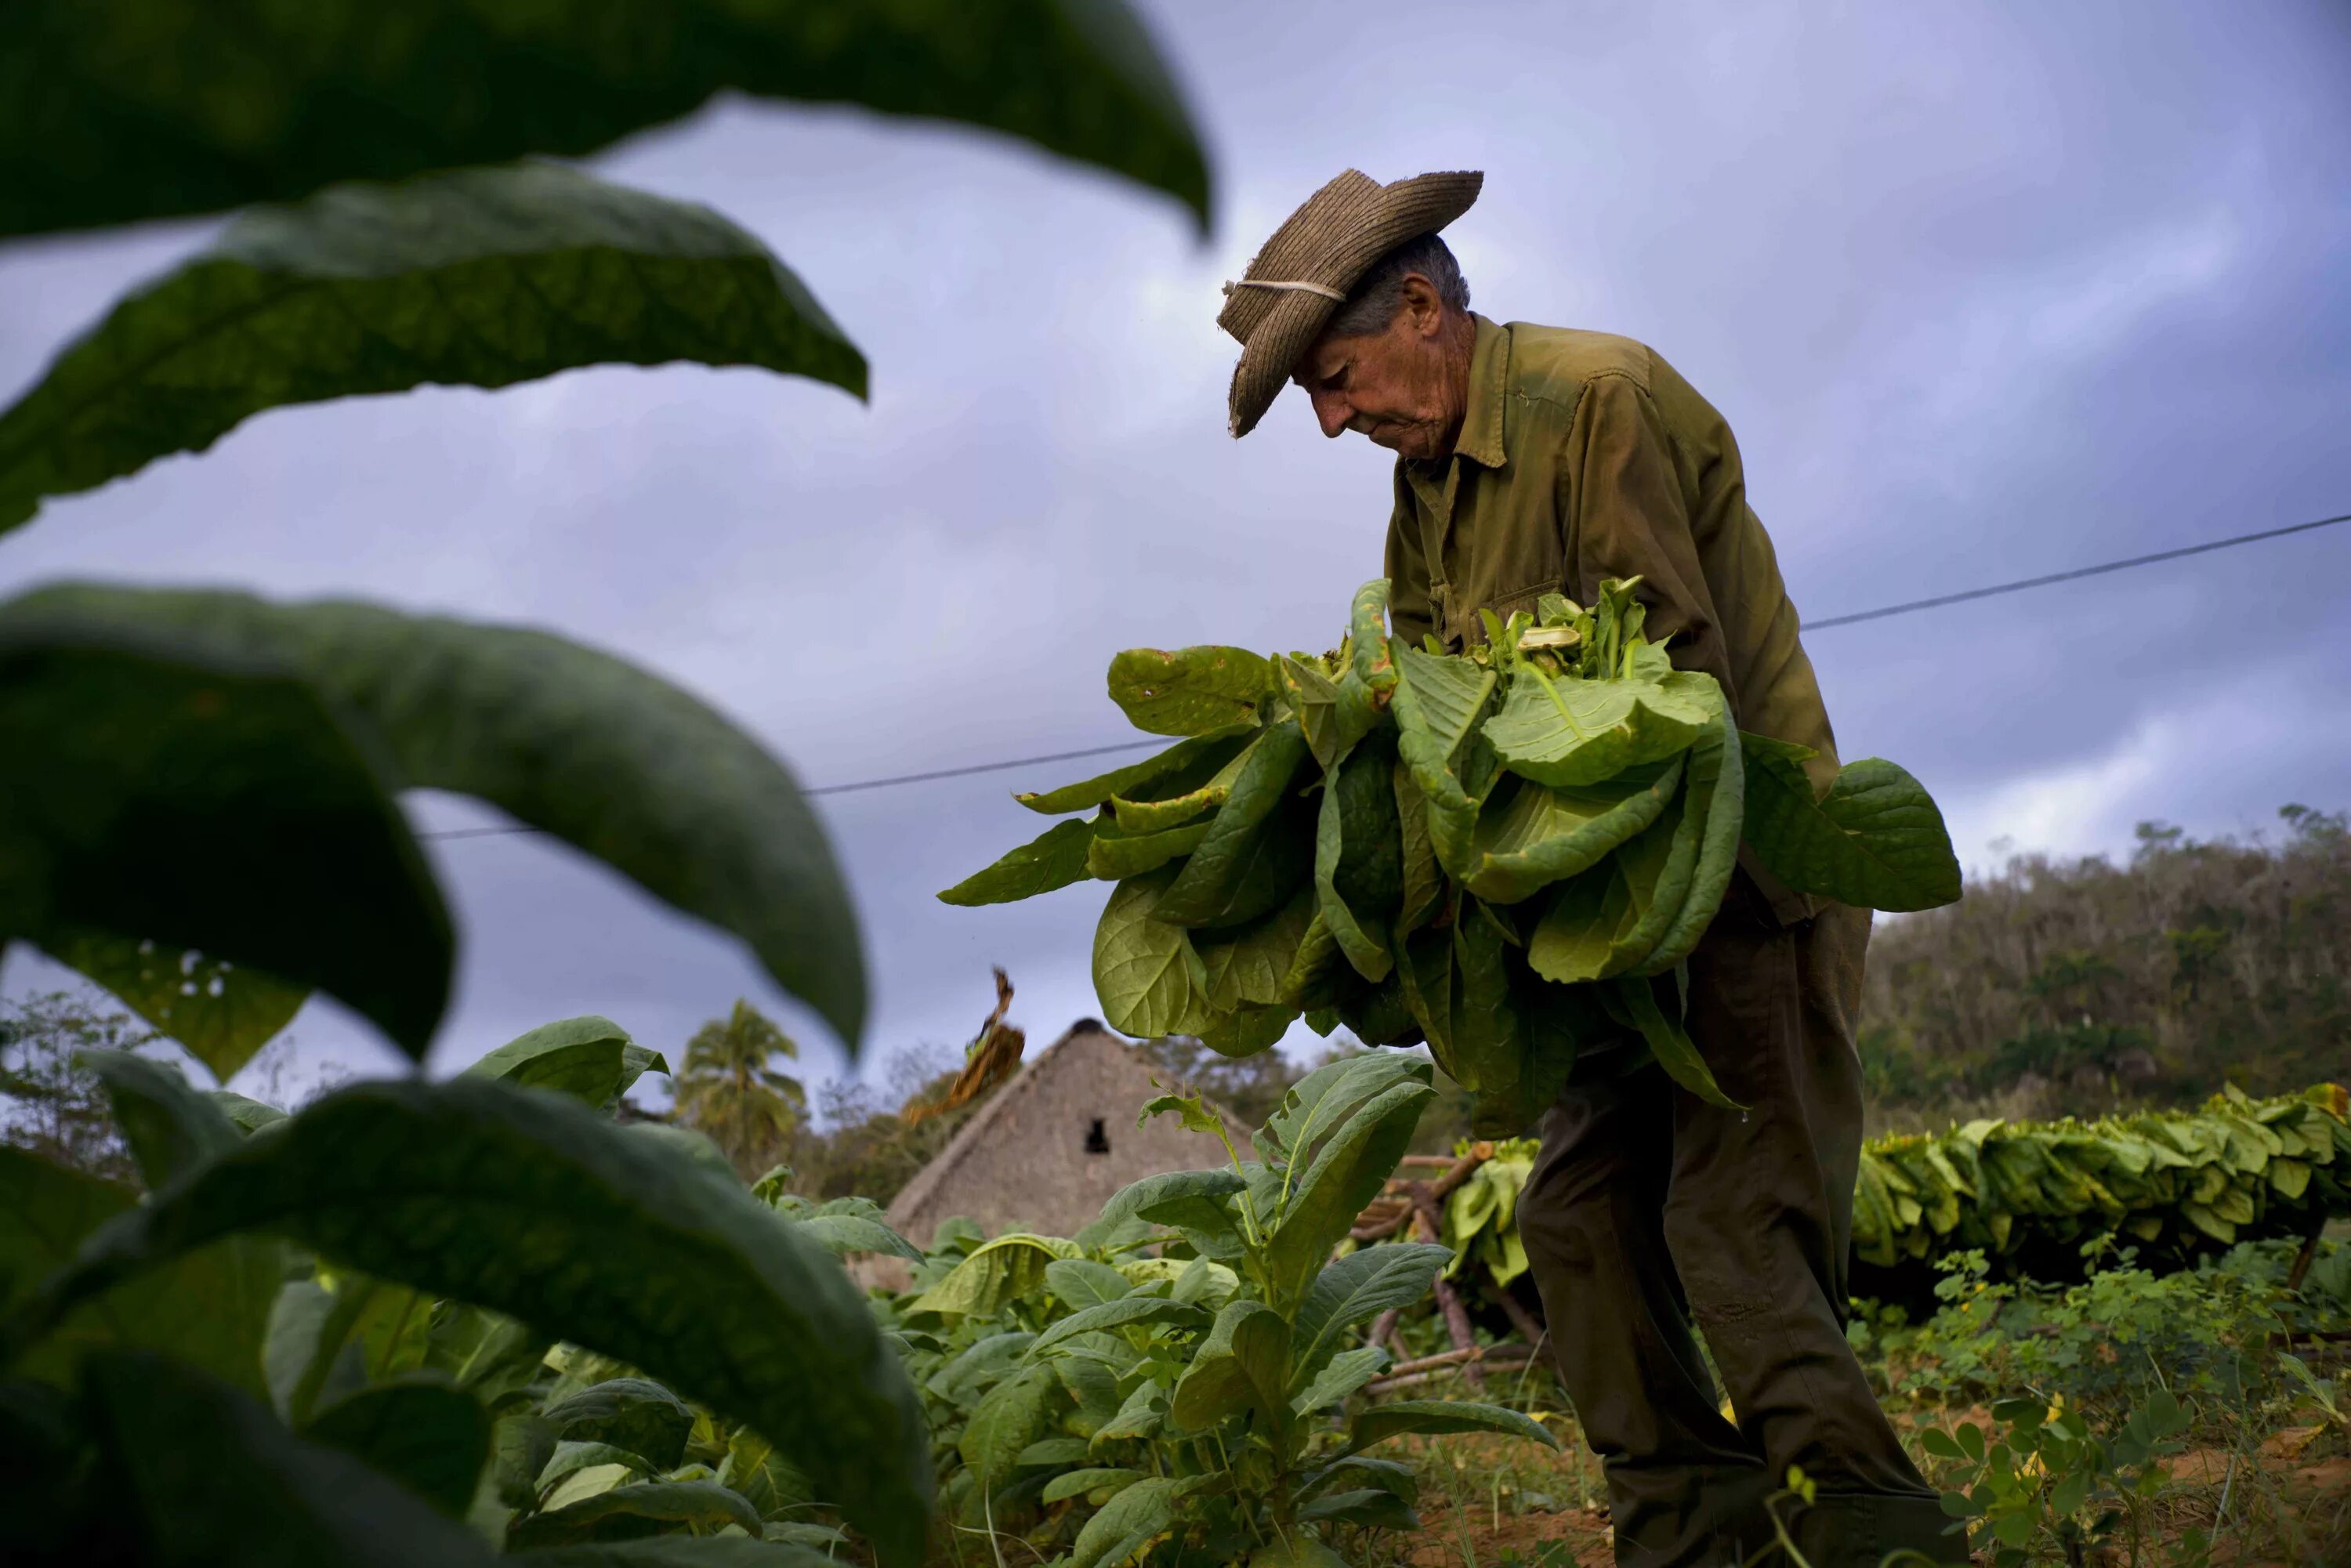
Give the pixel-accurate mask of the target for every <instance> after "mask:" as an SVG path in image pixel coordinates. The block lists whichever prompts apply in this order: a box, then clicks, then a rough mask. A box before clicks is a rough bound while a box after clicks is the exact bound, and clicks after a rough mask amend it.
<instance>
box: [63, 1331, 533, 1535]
mask: <svg viewBox="0 0 2351 1568" xmlns="http://www.w3.org/2000/svg"><path fill="white" fill-rule="evenodd" d="M83 1387H84V1394H85V1400H86V1403H87V1406H88V1408H89V1412H90V1415H91V1417H92V1425H93V1427H95V1428H96V1430H97V1432H98V1435H99V1448H100V1452H101V1454H102V1456H103V1457H102V1458H101V1459H100V1461H99V1462H100V1463H101V1464H102V1465H103V1466H104V1467H105V1473H106V1474H107V1475H108V1476H109V1477H110V1486H109V1489H108V1497H109V1500H110V1502H111V1504H112V1505H113V1507H114V1508H115V1509H116V1510H117V1511H118V1518H119V1519H120V1521H121V1522H122V1523H123V1524H124V1526H125V1527H126V1528H127V1529H129V1530H131V1531H134V1532H135V1533H136V1534H138V1535H140V1536H142V1537H144V1538H145V1540H146V1542H148V1544H149V1549H150V1551H151V1552H152V1555H151V1556H148V1557H145V1558H144V1559H143V1560H144V1561H149V1562H153V1563H185V1564H191V1565H193V1564H196V1563H287V1564H291V1563H350V1564H353V1565H355V1568H397V1565H400V1564H406V1563H435V1564H447V1565H448V1568H489V1565H490V1564H491V1563H495V1562H496V1557H494V1556H493V1555H492V1553H491V1552H490V1550H489V1548H488V1547H486V1545H484V1544H483V1543H482V1542H481V1540H480V1538H479V1537H477V1536H475V1534H474V1533H473V1531H470V1530H468V1529H467V1528H466V1527H465V1525H463V1524H460V1523H459V1522H457V1521H455V1520H453V1519H448V1518H444V1516H442V1515H441V1514H439V1513H436V1512H434V1511H433V1509H432V1507H431V1506H430V1505H429V1504H427V1503H425V1502H424V1501H423V1500H421V1499H419V1498H418V1497H416V1496H415V1495H413V1494H412V1493H411V1492H410V1491H409V1490H407V1489H406V1488H404V1487H402V1486H401V1485H400V1484H399V1483H398V1482H397V1481H395V1480H393V1479H391V1478H390V1477H388V1476H384V1475H381V1474H379V1473H377V1471H376V1470H375V1469H372V1468H371V1467H370V1466H369V1465H366V1464H363V1463H361V1462H360V1460H359V1459H357V1458H352V1457H351V1456H350V1455H348V1454H344V1453H340V1452H338V1451H337V1450H336V1449H334V1448H329V1447H327V1446H325V1445H322V1444H319V1443H312V1442H307V1441H305V1440H303V1439H302V1438H299V1437H296V1436H295V1435H294V1434H293V1433H291V1432H289V1431H287V1429H286V1427H284V1426H283V1425H282V1424H280V1422H279V1421H278V1419H277V1416H274V1415H272V1414H271V1413H270V1412H269V1411H268V1410H267V1409H266V1408H265V1407H264V1406H261V1405H260V1404H258V1403H256V1401H254V1400H252V1399H249V1398H246V1396H243V1395H241V1394H239V1393H237V1392H236V1391H235V1389H233V1388H230V1387H228V1386H227V1385H225V1384H221V1383H218V1382H215V1381H214V1380H213V1379H211V1378H208V1377H205V1376H204V1375H201V1374H199V1373H195V1372H192V1371H190V1370H189V1369H187V1368H186V1367H184V1366H182V1365H180V1364H177V1363H176V1362H173V1361H172V1360H170V1359H168V1358H166V1357H163V1356H160V1355H152V1354H140V1353H134V1352H116V1353H110V1354H102V1355H98V1356H93V1357H92V1358H91V1360H90V1363H89V1367H88V1368H87V1371H86V1375H85V1377H84V1383H83Z"/></svg>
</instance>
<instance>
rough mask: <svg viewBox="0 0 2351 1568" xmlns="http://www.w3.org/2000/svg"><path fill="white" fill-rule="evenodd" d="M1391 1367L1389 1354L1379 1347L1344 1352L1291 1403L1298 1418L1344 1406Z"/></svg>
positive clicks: (1313, 1378) (1332, 1360)
mask: <svg viewBox="0 0 2351 1568" xmlns="http://www.w3.org/2000/svg"><path fill="white" fill-rule="evenodd" d="M1387 1365H1388V1353H1387V1352H1386V1351H1384V1350H1383V1349H1381V1348H1380V1347H1379V1346H1378V1345H1375V1344H1367V1345H1363V1346H1360V1347H1358V1348H1357V1349H1354V1350H1343V1351H1341V1352H1340V1353H1339V1354H1336V1355H1334V1356H1332V1358H1331V1359H1330V1360H1329V1361H1327V1362H1325V1363H1324V1364H1323V1365H1322V1370H1321V1371H1319V1372H1317V1373H1315V1375H1314V1376H1313V1377H1312V1379H1311V1380H1310V1381H1309V1382H1308V1383H1307V1385H1306V1386H1305V1387H1304V1388H1303V1389H1301V1390H1300V1391H1299V1393H1298V1394H1297V1395H1296V1396H1294V1397H1293V1398H1292V1399H1291V1400H1290V1409H1291V1410H1292V1411H1293V1412H1295V1413H1296V1414H1298V1415H1301V1416H1311V1415H1313V1414H1314V1412H1316V1411H1317V1410H1327V1409H1329V1408H1330V1407H1331V1406H1333V1405H1342V1404H1344V1403H1345V1402H1346V1401H1347V1399H1348V1398H1349V1397H1350V1396H1353V1394H1354V1393H1355V1391H1356V1390H1358V1389H1360V1388H1362V1387H1363V1386H1364V1384H1366V1383H1369V1382H1370V1381H1371V1380H1372V1379H1373V1378H1374V1377H1377V1376H1378V1375H1380V1374H1381V1373H1382V1372H1384V1371H1385V1370H1386V1369H1387Z"/></svg>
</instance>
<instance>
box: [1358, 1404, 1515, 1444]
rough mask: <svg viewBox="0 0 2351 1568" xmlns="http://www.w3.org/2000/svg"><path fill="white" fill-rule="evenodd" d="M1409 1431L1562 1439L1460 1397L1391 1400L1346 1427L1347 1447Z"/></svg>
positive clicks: (1496, 1408) (1508, 1413) (1505, 1412)
mask: <svg viewBox="0 0 2351 1568" xmlns="http://www.w3.org/2000/svg"><path fill="white" fill-rule="evenodd" d="M1406 1432H1426V1433H1430V1434H1432V1435H1442V1434H1445V1433H1448V1432H1499V1433H1502V1434H1503V1435H1505V1436H1506V1437H1526V1438H1530V1439H1531V1440H1532V1441H1534V1442H1538V1443H1541V1444H1542V1445H1543V1446H1544V1447H1545V1448H1558V1447H1559V1439H1558V1438H1557V1437H1552V1435H1551V1433H1550V1432H1548V1431H1546V1430H1545V1429H1544V1428H1543V1426H1542V1424H1541V1422H1539V1421H1534V1420H1531V1419H1529V1418H1528V1417H1527V1416H1522V1415H1520V1413H1519V1412H1517V1411H1516V1410H1505V1409H1503V1408H1502V1407H1501V1406H1499V1405H1473V1404H1469V1403H1468V1402H1466V1401H1462V1400H1458V1399H1392V1400H1389V1401H1388V1402H1387V1403H1385V1404H1384V1405H1374V1406H1372V1407H1371V1408H1370V1409H1368V1410H1366V1411H1364V1413H1363V1414H1362V1415H1360V1416H1356V1417H1355V1419H1354V1422H1353V1425H1351V1426H1350V1427H1348V1428H1347V1448H1348V1450H1349V1451H1350V1452H1353V1451H1355V1450H1358V1449H1363V1448H1370V1447H1371V1446H1372V1445H1373V1444H1374V1443H1384V1442H1386V1441H1387V1440H1388V1439H1389V1438H1390V1437H1401V1436H1403V1435H1404V1434H1405V1433H1406Z"/></svg>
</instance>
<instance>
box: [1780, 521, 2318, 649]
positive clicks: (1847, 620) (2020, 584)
mask: <svg viewBox="0 0 2351 1568" xmlns="http://www.w3.org/2000/svg"><path fill="white" fill-rule="evenodd" d="M2337 523H2351V512H2346V513H2344V514H2343V515H2342V516H2341V517H2321V518H2319V519H2318V520H2317V521H2315V522H2310V523H2292V524H2289V525H2287V526H2286V527H2284V528H2263V529H2262V530H2261V531H2260V532H2259V533H2252V534H2239V535H2237V536H2236V537H2235V538H2225V539H2213V540H2211V541H2210V542H2209V543H2206V544H2200V545H2182V546H2181V547H2180V548H2179V549H2166V550H2158V551H2156V552H2155V553H2154V554H2153V555H2135V556H2132V557H2130V558H2128V559H2125V560H2110V561H2105V562H2102V563H2100V564H2099V565H2097V566H2080V567H2075V568H2074V570H2072V571H2053V572H2051V573H2050V574H2049V575H2048V576H2046V577H2020V578H2018V579H2017V580H2015V581H2014V582H1996V583H1993V584H1992V585H1991V587H1990V588H1970V589H1969V590H1968V591H1966V592H1965V593H1944V594H1938V595H1937V596H1936V597H1934V598H1932V599H1914V600H1911V601H1909V602H1908V603H1907V604H1889V605H1887V606H1886V607H1885V608H1884V609H1883V610H1864V611H1862V612H1859V613H1857V614H1853V615H1832V616H1830V617H1829V618H1828V619H1827V620H1825V621H1810V622H1805V623H1804V630H1805V631H1807V632H1824V631H1826V630H1827V629H1828V628H1830V627H1832V626H1851V625H1853V624H1854V623H1855V622H1861V621H1883V620H1885V619H1886V617H1887V616H1889V615H1907V614H1908V613H1909V612H1912V611H1913V610H1933V609H1937V608H1938V607H1939V606H1942V605H1945V604H1964V603H1966V602H1967V601H1969V600H1970V599H1990V598H1992V597H1993V596H1994V595H1996V594H2001V593H2015V592H2018V591H2021V590H2023V589H2027V588H2046V587H2048V586H2049V585H2050V584H2051V583H2053V582H2074V581H2076V580H2080V579H2082V578H2085V577H2102V576H2104V575H2105V573H2107V572H2110V571H2125V570H2129V569H2130V568H2132V567H2135V566H2153V565H2154V564H2155V563H2156V562H2157V561H2159V560H2178V559H2180V558H2181V557H2182V556H2191V555H2204V554H2206V553H2208V552H2210V551H2212V550H2216V549H2232V548H2233V547H2235V546H2237V545H2249V544H2254V543H2257V542H2258V541H2260V540H2262V539H2282V538H2285V536H2286V535H2288V534H2306V533H2308V532H2310V531H2311V530H2312V529H2313V528H2333V527H2334V526H2335V524H2337Z"/></svg>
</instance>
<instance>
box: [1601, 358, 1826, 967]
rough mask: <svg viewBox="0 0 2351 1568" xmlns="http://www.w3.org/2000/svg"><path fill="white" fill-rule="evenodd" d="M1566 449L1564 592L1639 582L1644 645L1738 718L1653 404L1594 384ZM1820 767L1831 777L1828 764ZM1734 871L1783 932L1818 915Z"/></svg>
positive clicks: (1752, 872) (1807, 901)
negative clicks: (1659, 651)
mask: <svg viewBox="0 0 2351 1568" xmlns="http://www.w3.org/2000/svg"><path fill="white" fill-rule="evenodd" d="M1567 443H1568V445H1567V454H1566V457H1567V461H1566V463H1565V464H1564V465H1562V471H1561V475H1560V497H1559V504H1560V526H1561V527H1562V528H1563V529H1564V530H1565V532H1566V537H1565V538H1564V539H1563V540H1562V545H1563V547H1564V551H1565V559H1566V560H1567V563H1568V571H1569V573H1570V575H1571V578H1572V580H1573V583H1574V586H1573V588H1572V589H1571V590H1570V592H1572V593H1573V594H1574V595H1575V597H1576V598H1578V599H1579V600H1582V601H1584V602H1585V603H1589V602H1591V601H1592V600H1593V599H1594V598H1597V597H1598V595H1599V591H1600V582H1601V580H1602V579H1603V578H1610V577H1618V578H1623V577H1635V576H1637V577H1639V578H1640V579H1641V588H1640V598H1641V601H1642V602H1643V603H1645V604H1646V605H1647V606H1648V608H1649V613H1648V617H1647V620H1646V622H1645V624H1644V625H1643V627H1642V632H1643V635H1645V636H1646V637H1647V638H1648V639H1649V640H1650V641H1651V642H1653V643H1654V642H1664V643H1666V647H1667V653H1669V654H1671V656H1672V658H1673V662H1674V664H1675V666H1676V667H1677V668H1678V669H1684V670H1703V671H1705V672H1706V673H1707V674H1709V675H1712V676H1713V677H1714V678H1715V679H1716V680H1717V681H1719V682H1720V683H1721V685H1722V693H1723V695H1724V697H1725V698H1726V699H1727V700H1729V704H1730V708H1731V714H1732V716H1733V718H1734V719H1738V718H1740V716H1741V709H1740V690H1739V685H1738V683H1737V682H1736V681H1734V680H1733V679H1732V678H1731V673H1730V659H1729V647H1728V644H1727V643H1726V641H1725V637H1724V631H1723V626H1722V618H1721V615H1720V612H1719V610H1718V608H1717V606H1716V603H1715V597H1714V591H1713V588H1712V586H1711V585H1710V584H1709V583H1708V580H1707V577H1706V572H1705V569H1704V567H1703V565H1702V564H1701V560H1700V550H1699V546H1698V537H1697V531H1696V529H1695V528H1694V527H1693V520H1692V518H1691V517H1690V510H1689V503H1688V501H1687V497H1688V496H1689V495H1690V494H1691V493H1692V492H1693V491H1694V490H1695V489H1696V488H1697V485H1696V476H1695V475H1690V474H1686V473H1684V472H1683V467H1682V465H1683V463H1684V462H1685V460H1686V459H1685V457H1684V455H1683V454H1682V453H1681V451H1680V449H1679V448H1678V447H1677V445H1676V444H1675V443H1674V440H1673V437H1672V435H1671V434H1669V433H1668V432H1667V429H1666V423H1665V416H1664V415H1663V414H1662V413H1660V412H1659V411H1658V408H1657V405H1656V400H1655V399H1653V398H1652V397H1650V395H1649V394H1648V393H1647V392H1645V391H1643V390H1642V389H1641V388H1640V387H1639V386H1637V385H1635V383H1634V382H1632V381H1631V380H1630V379H1628V378H1627V377H1625V376H1622V375H1614V374H1611V375H1600V376H1594V377H1593V379H1592V380H1591V381H1590V382H1586V383H1585V385H1584V389H1583V396H1582V397H1581V398H1580V399H1579V400H1578V401H1577V402H1576V407H1575V416H1574V418H1573V420H1572V421H1571V422H1570V423H1569V426H1568V437H1567ZM1826 760H1827V763H1828V766H1829V767H1830V768H1834V767H1835V759H1834V756H1831V757H1829V758H1827V759H1826ZM1739 863H1740V869H1741V870H1742V871H1744V872H1745V873H1747V876H1748V878H1749V879H1750V881H1751V882H1753V883H1754V884H1755V886H1756V889H1757V891H1758V892H1760V893H1761V894H1762V896H1763V900H1764V902H1765V903H1766V904H1768V905H1770V907H1771V913H1772V915H1773V917H1774V918H1776V919H1777V920H1778V921H1779V922H1780V923H1781V924H1782V925H1794V924H1795V923H1797V922H1798V921H1802V920H1807V919H1810V918H1811V917H1812V916H1813V915H1814V914H1816V913H1817V912H1818V905H1817V904H1815V902H1814V901H1813V899H1812V897H1811V896H1809V895H1808V894H1802V893H1798V892H1796V891H1795V890H1794V889H1792V888H1791V887H1789V886H1788V885H1787V884H1786V883H1782V882H1781V881H1780V879H1779V878H1777V877H1775V876H1773V875H1772V874H1771V873H1770V872H1769V871H1767V870H1765V869H1764V867H1763V865H1762V863H1761V862H1759V861H1758V860H1756V858H1755V856H1754V854H1753V852H1751V851H1750V850H1748V849H1747V848H1746V847H1745V846H1744V845H1742V846H1741V847H1740V853H1739Z"/></svg>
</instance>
